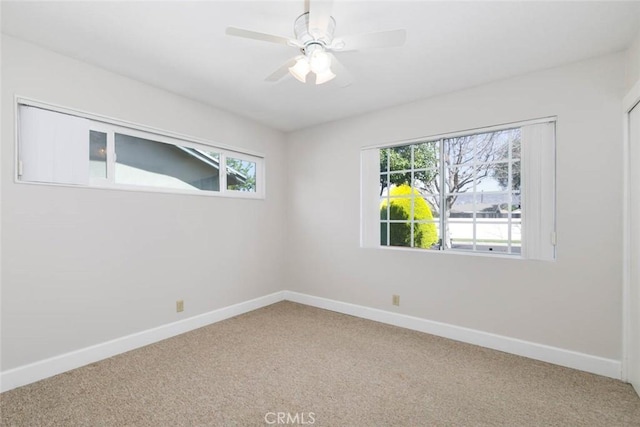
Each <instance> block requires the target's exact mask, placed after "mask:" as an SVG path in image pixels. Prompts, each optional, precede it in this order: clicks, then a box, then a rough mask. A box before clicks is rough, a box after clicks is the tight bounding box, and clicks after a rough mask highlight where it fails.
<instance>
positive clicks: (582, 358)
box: [284, 291, 622, 380]
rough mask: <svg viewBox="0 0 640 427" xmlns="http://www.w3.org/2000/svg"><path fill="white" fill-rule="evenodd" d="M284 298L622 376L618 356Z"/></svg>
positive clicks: (349, 306) (290, 295)
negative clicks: (611, 356)
mask: <svg viewBox="0 0 640 427" xmlns="http://www.w3.org/2000/svg"><path fill="white" fill-rule="evenodd" d="M284 299H285V300H288V301H293V302H298V303H301V304H305V305H310V306H313V307H318V308H323V309H326V310H331V311H336V312H338V313H343V314H349V315H351V316H356V317H360V318H363V319H369V320H374V321H376V322H381V323H386V324H389V325H394V326H400V327H402V328H407V329H412V330H414V331H419V332H426V333H428V334H432V335H437V336H440V337H444V338H450V339H452V340H456V341H461V342H465V343H469V344H475V345H479V346H482V347H486V348H491V349H494V350H499V351H504V352H505V353H511V354H516V355H518V356H524V357H528V358H530V359H535V360H541V361H543V362H549V363H553V364H555V365H560V366H566V367H568V368H573V369H578V370H580V371H585V372H591V373H594V374H598V375H603V376H605V377H610V378H615V379H618V380H619V379H621V375H622V366H621V362H620V361H619V360H613V359H605V358H602V357H598V356H592V355H589V354H585V353H579V352H576V351H571V350H566V349H562V348H557V347H551V346H548V345H544V344H537V343H533V342H529V341H524V340H519V339H516V338H509V337H505V336H502V335H496V334H491V333H488V332H482V331H478V330H475V329H469V328H464V327H461V326H455V325H449V324H446V323H440V322H435V321H432V320H426V319H422V318H419V317H413V316H408V315H405V314H398V313H393V312H390V311H384V310H379V309H376V308H370V307H364V306H361V305H356V304H350V303H345V302H340V301H335V300H331V299H327V298H321V297H316V296H312V295H307V294H301V293H298V292H291V291H285V292H284Z"/></svg>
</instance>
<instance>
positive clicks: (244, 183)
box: [227, 157, 256, 191]
mask: <svg viewBox="0 0 640 427" xmlns="http://www.w3.org/2000/svg"><path fill="white" fill-rule="evenodd" d="M227 166H228V167H231V168H233V169H234V170H235V171H236V172H239V173H240V175H241V177H242V178H241V179H238V181H239V182H238V183H237V184H229V185H228V188H229V190H236V191H256V166H255V163H253V162H248V161H245V160H239V159H234V158H232V157H227Z"/></svg>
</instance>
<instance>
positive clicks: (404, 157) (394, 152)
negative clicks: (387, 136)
mask: <svg viewBox="0 0 640 427" xmlns="http://www.w3.org/2000/svg"><path fill="white" fill-rule="evenodd" d="M409 169H411V146H410V145H403V146H402V147H393V148H390V149H389V170H392V171H397V170H409Z"/></svg>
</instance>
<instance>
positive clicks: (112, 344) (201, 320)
mask: <svg viewBox="0 0 640 427" xmlns="http://www.w3.org/2000/svg"><path fill="white" fill-rule="evenodd" d="M283 299H284V292H282V291H280V292H276V293H273V294H270V295H266V296H263V297H260V298H255V299H252V300H249V301H245V302H241V303H238V304H234V305H230V306H228V307H223V308H220V309H217V310H213V311H210V312H208V313H204V314H200V315H197V316H194V317H190V318H188V319H184V320H179V321H177V322H173V323H169V324H166V325H162V326H158V327H157V328H153V329H148V330H146V331H142V332H138V333H135V334H131V335H127V336H124V337H122V338H117V339H114V340H111V341H107V342H104V343H100V344H96V345H93V346H91V347H86V348H83V349H80V350H76V351H72V352H69V353H65V354H61V355H59V356H55V357H51V358H49V359H45V360H41V361H38V362H35V363H31V364H29V365H24V366H20V367H18V368H15V369H11V370H8V371H5V372H2V373H0V391H2V392H4V391H8V390H11V389H14V388H16V387H20V386H23V385H26V384H30V383H33V382H36V381H39V380H42V379H45V378H48V377H51V376H54V375H57V374H61V373H63V372H66V371H70V370H72V369H75V368H79V367H81V366H85V365H88V364H90V363H94V362H97V361H99V360H103V359H107V358H109V357H112V356H115V355H118V354H121V353H125V352H127V351H130V350H135V349H136V348H140V347H144V346H145V345H149V344H153V343H155V342H158V341H161V340H164V339H167V338H171V337H174V336H176V335H180V334H183V333H185V332H189V331H192V330H194V329H198V328H201V327H203V326H207V325H210V324H212V323H216V322H219V321H221V320H224V319H228V318H230V317H234V316H237V315H240V314H243V313H247V312H249V311H253V310H256V309H258V308H261V307H265V306H267V305H271V304H273V303H276V302H279V301H282V300H283Z"/></svg>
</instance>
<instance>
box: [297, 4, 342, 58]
mask: <svg viewBox="0 0 640 427" xmlns="http://www.w3.org/2000/svg"><path fill="white" fill-rule="evenodd" d="M335 29H336V20H335V19H333V16H330V17H329V21H328V22H327V29H326V31H320V30H319V29H317V28H309V12H306V13H303V14H302V15H300V16H298V18H297V19H296V22H295V24H294V27H293V31H294V33H295V35H296V39H298V41H299V42H300V43H301V44H302V45H304V48H303V50H306V48H307V46H309V45H314V44H315V45H317V44H319V45H322V47H326V46H328V45H330V44H331V42H332V41H333V32H334V31H335Z"/></svg>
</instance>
